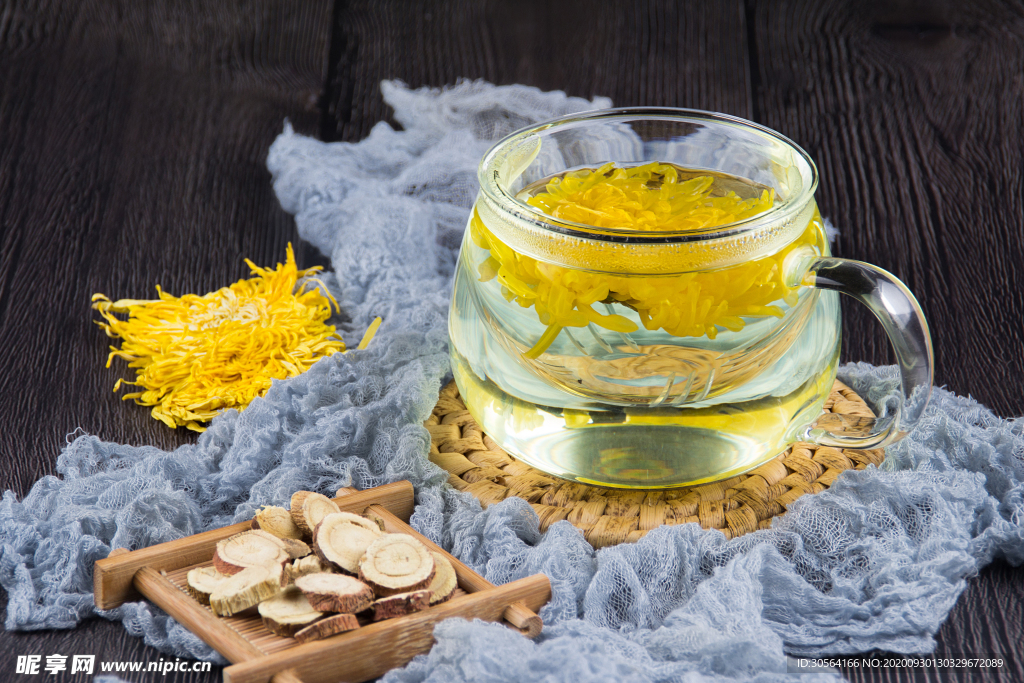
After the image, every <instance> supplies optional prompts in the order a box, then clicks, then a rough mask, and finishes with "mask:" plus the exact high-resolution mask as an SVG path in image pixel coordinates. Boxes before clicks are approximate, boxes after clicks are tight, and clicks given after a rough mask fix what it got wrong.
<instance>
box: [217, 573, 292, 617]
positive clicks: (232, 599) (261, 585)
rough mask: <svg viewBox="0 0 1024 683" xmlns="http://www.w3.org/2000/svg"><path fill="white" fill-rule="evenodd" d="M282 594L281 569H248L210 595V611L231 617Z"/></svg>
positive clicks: (221, 584)
mask: <svg viewBox="0 0 1024 683" xmlns="http://www.w3.org/2000/svg"><path fill="white" fill-rule="evenodd" d="M279 592H281V567H280V565H278V566H277V567H272V566H259V567H246V568H245V569H243V570H242V571H240V572H238V573H237V574H235V575H234V576H231V577H228V578H227V579H226V580H225V581H222V582H221V583H220V584H218V585H217V587H216V588H215V589H214V591H213V592H212V593H210V609H211V610H213V613H214V614H217V615H220V616H222V617H229V616H231V615H232V614H238V613H239V612H241V611H243V610H247V609H249V608H250V607H253V606H254V605H258V604H259V603H260V602H262V601H263V600H266V599H267V598H271V597H273V596H275V595H277V594H278V593H279Z"/></svg>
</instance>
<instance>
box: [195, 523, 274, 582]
mask: <svg viewBox="0 0 1024 683" xmlns="http://www.w3.org/2000/svg"><path fill="white" fill-rule="evenodd" d="M289 559H290V558H289V554H288V551H287V550H285V547H284V544H283V543H281V539H279V538H277V537H276V536H274V535H272V534H269V533H267V532H266V531H258V530H256V531H243V532H242V533H240V534H235V535H234V536H232V537H231V538H226V539H224V540H223V541H220V542H218V543H217V548H216V550H214V551H213V566H214V567H215V568H216V569H217V571H219V572H220V573H221V574H227V575H229V576H230V575H232V574H237V573H238V572H240V571H242V570H243V569H246V568H248V567H263V566H275V567H277V570H278V574H279V575H280V572H281V571H282V570H283V568H284V563H285V562H287V561H288V560H289Z"/></svg>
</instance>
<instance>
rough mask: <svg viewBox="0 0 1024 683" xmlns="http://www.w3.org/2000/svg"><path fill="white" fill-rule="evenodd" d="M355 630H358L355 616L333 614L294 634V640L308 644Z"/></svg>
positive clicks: (357, 621)
mask: <svg viewBox="0 0 1024 683" xmlns="http://www.w3.org/2000/svg"><path fill="white" fill-rule="evenodd" d="M357 628H359V620H358V619H356V615H354V614H335V615H333V616H330V617H327V618H326V619H321V620H320V621H315V622H313V623H312V624H310V625H309V626H307V627H306V628H304V629H302V630H301V631H299V632H298V633H296V634H295V639H296V640H298V641H299V642H300V643H308V642H309V641H311V640H320V639H321V638H327V637H330V636H333V635H335V634H336V633H344V632H345V631H354V630H356V629H357Z"/></svg>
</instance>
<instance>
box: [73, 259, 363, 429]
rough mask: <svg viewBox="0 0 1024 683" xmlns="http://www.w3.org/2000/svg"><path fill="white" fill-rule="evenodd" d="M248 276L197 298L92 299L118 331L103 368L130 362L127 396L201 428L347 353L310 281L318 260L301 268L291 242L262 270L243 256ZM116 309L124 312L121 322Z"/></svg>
mask: <svg viewBox="0 0 1024 683" xmlns="http://www.w3.org/2000/svg"><path fill="white" fill-rule="evenodd" d="M245 262H246V264H247V265H248V266H249V267H250V268H251V269H252V272H253V275H254V276H255V277H252V278H250V279H248V280H239V281H238V282H236V283H235V284H233V285H231V286H229V287H224V288H222V289H219V290H217V291H216V292H211V293H209V294H205V295H203V296H198V295H196V294H186V295H184V296H182V297H175V296H171V295H170V294H167V293H166V292H164V291H163V290H162V289H160V286H159V285H158V286H157V288H156V289H157V292H158V294H159V297H160V298H159V299H156V300H150V301H146V300H137V299H121V300H119V301H113V302H112V301H110V299H109V298H107V297H106V296H104V295H103V294H95V295H93V297H92V300H93V302H94V303H93V308H94V309H96V310H97V311H99V313H100V315H102V316H103V319H104V321H105V322H98V323H97V324H99V326H100V327H102V328H103V330H104V331H105V332H106V333H107V336H108V337H114V338H117V337H120V338H121V339H122V342H121V348H120V349H118V348H116V347H113V346H112V347H111V352H110V356H109V357H108V358H107V367H108V368H109V367H110V364H111V361H112V360H113V359H114V358H115V357H119V358H123V359H125V360H126V361H128V366H129V367H131V368H136V375H137V377H136V381H134V382H129V381H127V380H118V381H117V383H116V384H115V385H114V391H117V390H118V389H119V388H120V387H121V384H122V383H124V384H132V385H135V386H138V387H141V389H142V390H141V391H137V392H134V393H130V394H126V395H125V396H123V398H124V399H125V400H127V399H134V400H135V402H136V403H138V404H139V405H143V406H152V407H153V410H152V413H153V417H154V418H156V419H158V420H160V421H161V422H163V423H164V424H166V425H167V426H168V427H172V428H174V427H178V426H184V427H188V428H189V429H192V430H195V431H204V429H205V427H203V426H202V425H201V424H200V423H203V422H208V421H209V420H211V419H213V418H214V417H215V416H216V415H217V414H218V413H219V412H220V411H222V410H224V409H226V408H237V409H239V410H240V409H242V408H244V407H245V406H247V405H249V402H250V401H252V400H253V399H254V398H256V397H257V396H262V395H263V394H264V393H266V391H267V390H268V389H269V388H270V384H271V380H274V379H286V378H288V377H294V376H295V375H298V374H299V373H301V372H303V371H305V370H307V369H309V367H310V366H311V365H313V363H315V362H317V361H318V360H320V359H321V358H323V357H324V356H330V355H332V354H335V353H338V352H339V351H340V352H344V351H345V343H344V342H343V341H342V340H341V337H340V336H338V334H337V333H336V332H335V329H334V326H333V325H328V324H327V320H328V318H330V316H331V304H333V305H334V308H335V309H337V308H338V304H337V302H336V301H334V299H333V298H332V297H331V296H330V294H327V296H324V294H322V293H321V291H320V290H319V289H317V288H315V287H309V288H307V284H308V283H309V282H316V280H315V279H314V278H313V277H312V276H313V275H315V274H316V273H317V272H319V271H320V270H321V268H320V267H319V266H317V267H314V268H307V269H305V270H299V269H298V268H297V267H296V265H295V254H294V253H293V252H292V245H291V244H289V245H288V255H287V260H286V263H285V264H284V265H282V264H280V263H279V264H277V268H276V269H270V268H260V267H258V266H256V265H255V264H253V263H252V261H249V260H248V259H246V261H245ZM115 313H121V314H127V316H128V318H127V319H126V320H123V319H121V318H119V317H117V316H116V315H114V314H115ZM379 325H380V318H377V320H375V321H374V322H373V324H372V325H370V328H369V329H368V330H367V332H366V335H364V337H363V340H362V341H361V342H360V343H359V347H358V348H365V346H366V344H367V343H369V341H370V339H371V338H372V337H373V335H374V334H375V333H376V331H377V328H378V327H379Z"/></svg>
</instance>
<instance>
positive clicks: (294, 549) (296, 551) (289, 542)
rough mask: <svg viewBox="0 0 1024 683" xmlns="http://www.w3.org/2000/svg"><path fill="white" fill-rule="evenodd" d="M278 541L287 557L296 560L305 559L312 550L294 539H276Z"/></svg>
mask: <svg viewBox="0 0 1024 683" xmlns="http://www.w3.org/2000/svg"><path fill="white" fill-rule="evenodd" d="M277 540H278V541H280V542H281V544H282V545H283V546H284V551H285V552H286V553H288V557H289V558H291V559H293V560H297V559H299V558H300V557H306V556H307V555H309V554H310V553H311V552H313V550H312V549H311V548H310V547H309V546H308V545H306V544H305V543H303V542H302V541H300V540H297V539H294V538H278V539H277Z"/></svg>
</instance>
